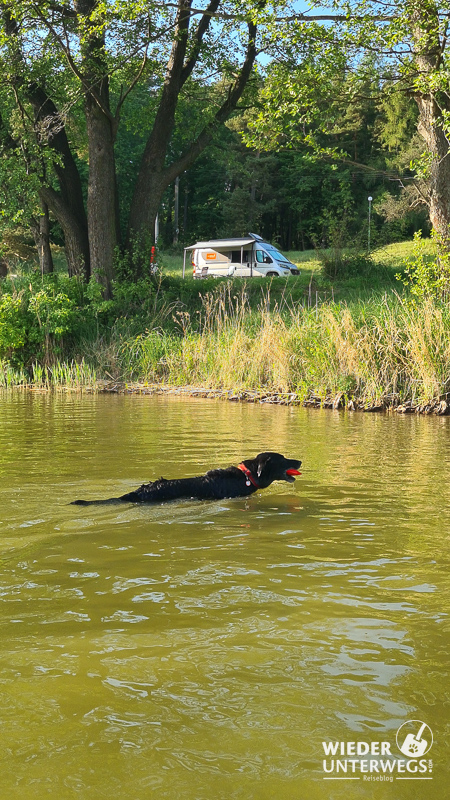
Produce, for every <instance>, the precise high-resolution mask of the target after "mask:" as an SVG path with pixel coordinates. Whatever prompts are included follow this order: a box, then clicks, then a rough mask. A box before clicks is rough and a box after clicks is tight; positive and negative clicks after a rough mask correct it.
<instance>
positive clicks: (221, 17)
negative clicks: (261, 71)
mask: <svg viewBox="0 0 450 800" xmlns="http://www.w3.org/2000/svg"><path fill="white" fill-rule="evenodd" d="M266 5H267V3H266V2H265V0H260V1H259V2H256V3H255V4H253V3H251V2H245V3H243V4H241V5H240V6H239V9H238V10H237V11H236V10H235V9H234V8H233V6H232V5H231V7H229V10H227V6H226V4H225V3H223V2H220V0H209V3H208V4H207V5H205V6H204V8H203V9H200V10H199V9H195V8H193V7H192V0H177V1H176V2H174V3H164V4H161V3H159V2H155V0H153V2H150V3H148V2H143V0H135V1H134V2H125V0H115V1H114V2H113V0H106V1H105V2H101V1H100V0H73V2H70V3H69V2H65V0H62V2H58V0H45V2H41V0H27V1H26V2H22V0H20V2H18V1H16V2H13V1H11V2H9V1H6V2H5V1H3V2H0V12H1V30H0V48H1V61H0V64H1V67H2V71H3V74H4V77H5V79H6V85H7V88H8V90H9V94H8V100H9V104H10V106H12V100H13V101H14V105H15V113H16V114H19V118H20V121H21V125H22V128H23V130H22V131H21V133H22V135H23V136H24V138H26V139H28V140H29V141H31V140H32V138H33V136H34V140H33V146H32V147H31V146H30V147H29V148H28V151H27V159H28V160H29V161H30V165H31V169H32V170H33V171H34V174H35V175H36V176H38V177H39V181H40V189H39V194H40V197H41V199H42V201H43V202H44V203H45V204H47V206H48V207H49V209H50V210H51V212H52V213H53V215H54V216H55V217H56V219H57V220H58V221H59V222H60V224H61V227H62V229H63V231H64V236H65V243H66V253H67V260H68V264H69V272H70V273H71V274H76V273H79V274H83V275H84V276H85V277H86V278H88V277H89V275H90V274H93V275H94V276H95V277H96V278H97V279H98V280H100V281H101V282H102V283H103V285H104V287H105V293H106V295H108V294H109V293H110V290H111V282H112V280H113V277H114V259H115V251H116V247H117V245H118V244H120V243H121V231H120V226H119V214H118V209H119V206H120V201H119V197H118V184H117V175H116V163H115V151H114V148H115V143H116V140H117V135H118V131H119V126H120V122H121V116H122V112H123V108H124V105H125V103H126V102H127V100H128V98H129V96H130V95H131V93H132V92H133V90H134V89H136V88H137V87H138V86H140V87H143V88H144V90H145V91H147V93H148V96H149V97H150V98H151V101H152V102H151V103H150V105H151V114H150V115H149V118H148V119H147V120H146V125H145V127H146V129H147V131H148V135H147V140H146V142H145V145H144V148H143V153H142V158H141V163H140V166H139V169H138V170H137V177H136V182H135V186H134V190H133V195H132V199H131V205H130V213H129V219H128V222H127V225H126V226H125V227H126V236H125V241H124V242H122V244H125V245H126V246H127V245H128V246H133V244H134V243H135V242H137V241H139V242H140V243H142V241H145V240H146V239H148V238H149V232H150V231H152V229H153V225H154V220H155V216H156V214H157V211H158V207H159V204H160V202H161V198H162V196H163V194H164V191H165V190H166V188H167V186H168V185H169V184H170V183H171V182H173V181H174V180H175V178H176V177H177V176H178V175H180V174H181V173H182V172H183V171H184V170H186V169H187V168H188V167H189V166H190V165H191V164H192V163H193V162H194V160H195V159H196V158H197V157H198V156H199V154H200V153H201V152H202V151H203V150H204V148H205V147H206V146H207V145H208V143H209V142H210V141H211V139H212V138H213V136H214V133H215V131H216V130H217V129H218V128H219V127H220V126H221V125H222V124H223V123H224V122H225V121H226V119H228V117H229V116H230V114H232V113H233V111H234V109H235V108H236V107H237V105H238V103H239V101H240V99H241V97H242V95H243V93H244V90H245V87H246V85H247V84H248V82H249V79H250V77H251V75H252V70H253V67H254V64H255V60H256V57H257V53H258V51H257V42H256V39H257V31H258V26H257V23H258V21H259V18H260V17H261V14H262V13H263V12H264V8H265V6H266ZM230 52H232V53H233V54H235V56H234V57H233V58H230ZM239 54H241V63H240V65H239V63H238V58H239ZM194 71H196V74H197V79H199V78H200V77H201V79H202V80H203V81H204V82H205V84H210V83H211V75H213V76H214V83H215V86H216V87H217V89H218V91H217V92H216V96H215V99H214V103H213V104H210V105H209V106H208V107H206V108H203V114H202V115H201V124H200V126H199V127H198V128H197V129H196V130H195V131H193V134H192V138H191V140H190V141H189V143H187V145H186V147H185V149H184V151H183V152H182V153H181V154H180V155H179V156H178V158H177V159H176V160H175V161H170V160H169V159H168V157H167V156H168V148H169V144H170V140H171V137H172V134H173V131H174V127H175V123H176V111H177V106H178V103H179V102H180V98H182V97H183V96H185V95H186V93H187V92H188V90H189V86H190V84H191V83H192V80H193V76H194ZM81 115H82V117H83V124H84V126H85V136H86V141H87V147H86V150H87V156H88V163H89V178H88V192H87V213H86V210H85V205H84V198H83V183H82V179H81V175H80V169H79V163H78V161H79V159H78V157H77V152H76V135H75V128H76V123H75V124H74V119H76V118H77V117H78V118H79V117H80V116H81ZM8 127H9V128H10V127H11V117H10V119H9V120H8V125H7V129H8ZM43 164H45V169H43V168H42V165H43Z"/></svg>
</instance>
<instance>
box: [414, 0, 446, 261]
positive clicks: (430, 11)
mask: <svg viewBox="0 0 450 800" xmlns="http://www.w3.org/2000/svg"><path fill="white" fill-rule="evenodd" d="M411 28H412V35H413V40H414V49H415V59H414V60H415V65H416V68H417V71H418V73H419V75H418V78H419V80H420V85H421V86H424V90H422V91H420V90H419V91H418V90H415V92H414V98H415V101H416V103H417V106H418V109H419V120H418V124H417V130H418V132H419V134H420V135H421V136H422V138H423V139H424V141H425V143H426V145H427V150H428V152H429V153H430V155H431V165H430V171H429V188H428V205H429V210H430V221H431V224H432V226H433V228H434V230H435V231H436V232H437V233H438V235H439V237H440V239H441V243H442V245H443V246H444V247H445V249H446V250H450V148H449V142H448V139H447V135H446V132H445V130H444V127H443V126H444V123H445V119H444V115H445V114H450V102H449V99H448V97H447V96H446V95H444V93H442V92H439V102H438V98H437V96H436V95H435V94H434V92H433V80H434V79H435V78H436V76H437V75H438V72H439V69H440V66H441V61H442V52H443V51H442V49H441V42H440V39H439V17H438V13H437V8H436V4H435V2H434V0H421V2H420V3H419V5H418V6H416V7H414V8H413V12H412V14H411ZM428 87H429V93H427V91H426V89H427V88H428ZM438 91H439V90H438Z"/></svg>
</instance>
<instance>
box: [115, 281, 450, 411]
mask: <svg viewBox="0 0 450 800" xmlns="http://www.w3.org/2000/svg"><path fill="white" fill-rule="evenodd" d="M183 334H184V335H183V336H178V337H177V336H174V335H171V336H167V335H166V334H164V333H162V332H158V333H157V332H155V331H149V332H148V333H147V334H145V335H141V336H139V337H137V338H135V339H133V340H130V341H129V342H126V343H124V344H123V349H122V353H123V359H124V362H123V365H124V367H125V366H126V370H128V371H129V374H130V377H131V378H132V379H134V380H141V381H149V382H165V383H168V384H172V385H185V384H187V385H199V386H203V387H206V388H215V389H224V390H257V391H263V390H264V391H269V392H278V393H281V394H283V393H295V395H296V397H297V399H298V400H300V401H301V400H305V399H307V398H308V397H310V396H312V395H313V396H315V397H318V398H320V399H321V400H325V399H326V398H329V397H337V396H339V395H341V396H343V397H346V398H347V399H350V398H352V397H354V398H356V399H357V400H358V401H359V402H362V403H364V404H368V405H373V404H375V405H378V404H382V405H384V406H390V405H398V404H399V403H401V402H404V401H406V400H410V401H412V402H414V403H427V402H431V401H435V400H436V399H437V398H439V396H440V395H442V394H443V393H444V392H445V391H446V390H447V388H449V387H448V383H449V379H450V312H449V310H448V309H447V308H446V307H445V306H439V305H438V304H436V303H434V302H433V301H427V302H424V303H422V304H420V305H417V306H415V305H411V304H409V303H408V302H407V301H405V300H404V299H402V298H401V297H400V296H399V295H395V294H391V295H387V294H386V296H385V297H384V298H382V299H374V300H372V301H366V302H356V303H352V304H346V303H341V304H332V303H326V304H323V305H321V306H319V307H317V308H309V307H307V306H305V305H300V304H298V303H297V304H294V305H292V306H290V307H288V306H286V305H285V306H284V307H279V306H275V307H274V308H272V309H271V310H269V303H264V302H262V303H261V304H260V306H259V308H258V309H257V310H252V309H251V308H250V307H249V304H248V297H247V296H246V294H245V292H242V293H241V294H238V295H235V294H233V290H232V288H231V284H228V286H226V285H224V289H223V292H222V294H221V295H220V294H219V295H218V296H215V297H213V296H212V295H207V296H206V297H205V299H204V308H203V312H202V315H201V319H195V320H188V319H186V318H185V319H184V331H183ZM126 370H125V371H126Z"/></svg>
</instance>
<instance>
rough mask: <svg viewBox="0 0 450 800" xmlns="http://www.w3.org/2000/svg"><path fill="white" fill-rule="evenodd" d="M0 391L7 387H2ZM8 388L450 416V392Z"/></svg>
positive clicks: (123, 384) (134, 385)
mask: <svg viewBox="0 0 450 800" xmlns="http://www.w3.org/2000/svg"><path fill="white" fill-rule="evenodd" d="M2 388H3V391H8V389H7V388H6V387H2ZM8 388H9V389H14V390H17V389H19V390H22V391H29V392H33V393H36V394H39V393H43V394H47V393H48V392H79V393H86V394H130V395H131V394H134V395H156V394H160V395H173V396H183V397H198V398H202V399H205V400H226V401H229V402H235V403H261V404H262V403H267V404H269V405H283V406H302V407H304V408H326V409H331V410H334V411H338V410H341V411H359V412H363V413H383V412H384V413H386V412H395V413H396V414H422V415H425V416H430V415H432V416H441V417H442V416H450V393H447V394H446V395H444V396H442V397H440V398H438V399H435V400H432V401H428V402H416V401H414V400H405V401H403V402H400V401H399V400H398V399H397V398H395V397H387V398H382V399H381V400H379V401H373V402H370V401H369V402H368V401H364V400H362V399H359V398H358V397H355V396H352V397H347V396H346V395H345V394H344V393H343V392H339V393H338V394H336V395H335V396H332V395H326V396H325V397H320V396H319V395H316V394H314V393H311V394H310V395H309V396H308V397H306V398H304V397H302V396H301V395H300V394H299V393H298V392H274V391H269V390H262V389H260V390H257V389H213V388H211V387H204V386H190V385H186V386H176V385H170V384H164V383H140V382H138V381H136V382H127V381H119V380H118V381H114V380H97V381H96V382H95V383H94V384H93V385H92V386H69V385H60V386H58V385H50V386H49V385H47V386H45V385H39V384H16V385H15V386H14V385H12V386H10V387H8Z"/></svg>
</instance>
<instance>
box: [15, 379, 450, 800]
mask: <svg viewBox="0 0 450 800" xmlns="http://www.w3.org/2000/svg"><path fill="white" fill-rule="evenodd" d="M0 410H1V427H0V444H1V447H0V475H1V483H0V494H1V504H2V514H1V518H0V552H1V553H2V562H1V567H0V575H1V578H0V580H1V586H0V592H1V598H2V601H3V602H2V606H1V612H0V614H1V615H0V624H1V642H2V648H1V676H2V714H1V722H2V724H1V725H0V737H1V745H2V746H1V750H0V757H1V759H2V786H3V792H2V795H1V796H2V797H5V798H13V799H15V798H20V799H22V798H25V797H26V798H27V799H28V798H36V799H37V800H41V798H44V797H47V796H55V797H58V798H62V799H63V800H64V798H72V797H73V798H75V797H78V798H83V800H84V798H89V799H91V798H103V797H105V798H111V797H114V798H117V799H118V800H125V798H127V800H128V798H133V800H141V799H142V800H144V798H145V800H147V798H153V797H158V798H167V800H172V798H175V797H177V798H180V800H197V799H198V798H200V799H201V800H210V798H227V799H228V798H236V799H238V800H241V798H242V800H249V799H250V800H253V798H255V800H256V799H257V800H260V799H261V800H266V798H267V800H269V798H281V800H290V799H291V798H292V800H302V799H303V798H312V799H313V800H316V799H317V800H328V798H333V800H334V799H336V800H340V798H372V797H373V798H379V797H385V796H387V793H388V792H389V797H392V798H394V797H395V798H396V799H397V798H400V800H401V799H402V798H422V797H423V798H425V797H431V796H433V798H437V800H440V798H442V799H443V798H445V797H447V796H448V794H447V785H448V756H447V755H446V753H447V747H446V745H447V744H448V742H449V740H450V731H449V730H448V705H449V689H448V661H449V650H450V642H449V624H448V610H449V599H448V598H449V594H448V588H449V582H450V581H449V577H448V562H449V550H450V548H449V510H448V509H449V499H450V498H449V494H450V488H449V436H450V420H448V419H445V418H444V419H442V418H439V419H434V418H433V419H429V418H415V417H400V418H398V417H390V416H372V415H363V414H353V415H352V414H344V413H339V412H318V411H315V410H312V411H308V410H304V409H288V408H274V407H268V406H251V405H242V406H241V405H234V404H231V403H221V402H213V401H200V400H175V399H168V398H139V397H132V398H127V397H86V398H79V397H67V398H64V397H61V398H60V397H57V398H52V397H48V396H46V395H43V396H31V395H25V394H24V395H21V394H14V395H12V396H10V395H3V396H2V397H0ZM264 450H278V451H280V452H283V453H285V454H286V455H288V456H291V457H299V458H301V459H303V467H302V470H303V475H302V477H301V478H300V479H299V480H297V481H296V483H295V485H294V486H291V485H287V484H282V483H279V484H273V485H272V486H271V487H270V488H269V489H268V490H266V491H265V492H263V493H260V494H257V495H254V496H253V497H251V498H247V499H234V500H221V501H217V502H194V501H192V502H188V501H180V502H175V503H171V504H166V505H160V506H155V507H152V506H147V507H145V506H142V507H141V506H132V505H124V506H104V507H102V506H99V507H93V508H81V509H80V508H79V507H76V506H70V505H69V503H70V501H71V500H73V499H74V498H76V497H85V498H91V497H102V496H104V497H110V496H116V495H119V494H123V493H124V492H126V491H129V490H130V489H132V488H134V487H135V486H137V485H139V484H140V483H141V482H143V481H145V480H150V479H153V478H155V477H159V476H160V475H164V476H165V477H177V476H178V477H184V476H188V475H193V474H200V473H202V472H204V471H205V470H207V469H209V468H211V467H214V466H227V465H228V464H229V463H237V462H238V461H240V460H242V458H245V457H253V456H254V455H255V454H256V453H258V452H261V451H264ZM408 719H419V720H423V721H425V722H427V723H428V724H429V725H430V726H431V728H432V730H433V733H434V737H435V743H434V745H433V749H432V751H431V752H430V754H429V756H428V757H431V756H432V759H433V773H432V774H433V781H432V782H428V783H427V782H419V783H417V782H416V783H414V782H412V781H405V782H401V781H396V782H395V783H394V785H392V784H389V785H388V786H386V785H384V784H383V786H380V785H379V784H376V783H372V784H371V783H368V782H365V783H364V782H363V781H361V780H360V781H352V782H347V781H344V782H338V781H336V782H334V783H333V784H331V783H329V782H327V781H324V780H323V776H324V773H323V770H322V760H323V748H322V741H324V740H333V741H358V740H364V741H372V740H388V741H391V742H392V744H393V746H394V745H395V732H396V730H397V728H398V727H399V726H400V725H401V724H402V723H403V722H405V721H406V720H408ZM446 773H447V774H446Z"/></svg>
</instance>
